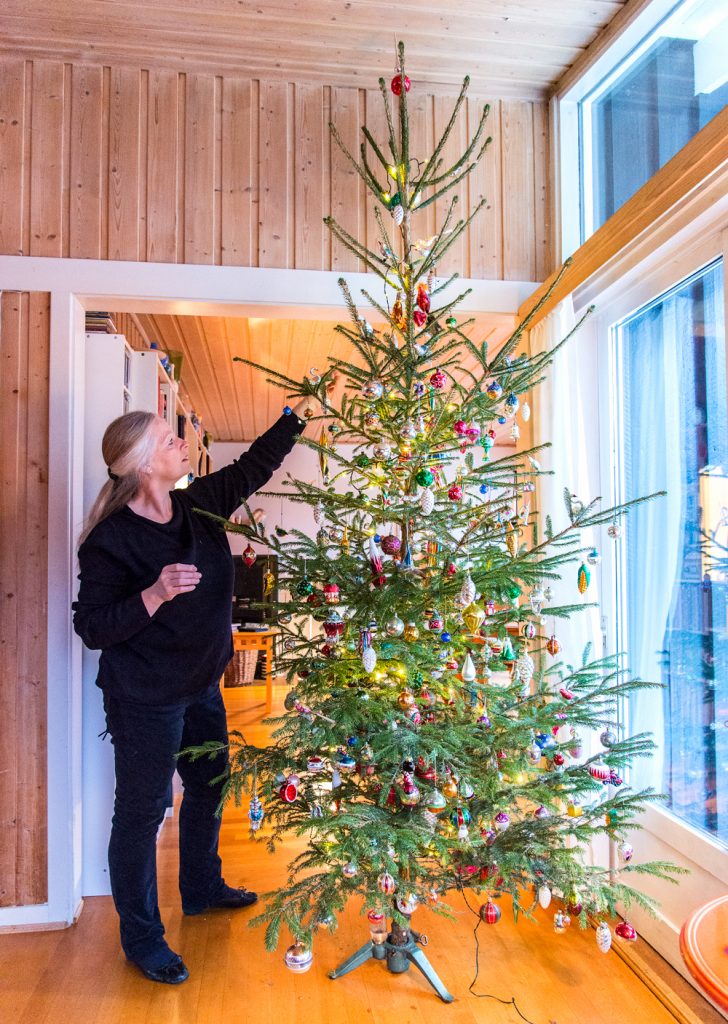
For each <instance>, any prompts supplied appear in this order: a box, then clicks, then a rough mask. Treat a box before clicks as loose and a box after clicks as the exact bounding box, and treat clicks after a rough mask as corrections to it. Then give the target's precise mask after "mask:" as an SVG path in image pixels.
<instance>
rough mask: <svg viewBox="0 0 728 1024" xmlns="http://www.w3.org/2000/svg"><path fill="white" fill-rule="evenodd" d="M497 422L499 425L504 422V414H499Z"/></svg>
mask: <svg viewBox="0 0 728 1024" xmlns="http://www.w3.org/2000/svg"><path fill="white" fill-rule="evenodd" d="M498 422H499V423H500V425H501V426H503V424H504V423H505V422H506V418H505V416H499V417H498Z"/></svg>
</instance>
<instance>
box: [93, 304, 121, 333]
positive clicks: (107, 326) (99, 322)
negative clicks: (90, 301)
mask: <svg viewBox="0 0 728 1024" xmlns="http://www.w3.org/2000/svg"><path fill="white" fill-rule="evenodd" d="M86 330H87V331H88V333H89V334H118V331H117V330H116V324H115V323H114V319H113V317H112V315H111V313H106V312H104V311H103V310H91V309H90V310H88V311H87V313H86Z"/></svg>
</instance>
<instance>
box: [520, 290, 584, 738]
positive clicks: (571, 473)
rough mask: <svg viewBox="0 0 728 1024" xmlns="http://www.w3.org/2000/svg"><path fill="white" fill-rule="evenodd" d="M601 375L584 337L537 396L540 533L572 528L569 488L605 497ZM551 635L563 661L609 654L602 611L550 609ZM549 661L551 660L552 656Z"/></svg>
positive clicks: (565, 319) (573, 595) (565, 594)
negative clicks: (555, 614)
mask: <svg viewBox="0 0 728 1024" xmlns="http://www.w3.org/2000/svg"><path fill="white" fill-rule="evenodd" d="M574 323H575V318H574V306H573V302H572V300H571V297H569V298H568V299H565V300H564V301H563V302H561V303H560V304H559V305H558V306H557V307H556V309H555V310H554V311H553V312H552V313H550V314H549V315H548V316H546V317H544V319H543V320H541V321H540V322H539V323H538V324H537V325H536V326H535V327H534V328H533V329H532V330H531V331H530V338H529V340H530V347H531V353H532V355H535V354H537V353H540V352H546V351H550V350H551V349H553V348H554V346H555V345H557V344H558V342H560V341H561V340H562V339H563V338H564V337H565V336H566V335H567V334H568V333H569V331H570V330H571V329H572V328H573V326H574ZM596 388H597V372H596V359H595V353H594V350H593V347H592V344H591V337H590V336H589V334H588V332H585V333H584V334H582V333H579V334H576V335H575V336H574V338H572V339H571V341H569V343H568V344H567V345H565V346H564V347H563V348H562V349H561V350H560V351H559V352H558V353H557V354H556V356H555V357H554V361H553V363H552V365H551V367H550V368H549V369H548V370H547V377H546V380H545V381H544V382H543V383H542V384H540V385H539V386H538V388H537V389H536V390H535V392H534V394H533V400H532V404H533V440H534V444H545V443H550V444H551V447H550V448H548V449H546V450H545V451H543V452H542V453H540V454H539V455H538V461H539V463H540V465H541V469H542V470H544V471H550V472H551V474H552V475H550V476H546V475H544V476H541V477H539V478H538V480H537V490H536V494H535V497H536V499H537V500H536V502H535V505H536V507H537V508H538V510H539V513H540V516H539V519H540V529H541V531H543V529H544V523H545V518H546V516H547V515H549V516H550V517H551V521H552V524H553V529H554V532H558V531H559V530H561V529H563V528H564V527H565V526H567V525H568V522H569V520H568V516H567V513H566V508H565V506H564V497H563V495H564V488H568V489H569V491H570V492H571V493H572V494H576V495H577V496H578V498H579V499H580V500H581V501H583V502H584V503H587V502H588V501H590V500H591V499H592V498H593V497H595V496H596V495H597V494H599V489H598V488H599V459H598V457H599V445H598V422H597V390H596ZM582 541H583V543H584V544H585V545H594V546H596V543H597V538H596V537H593V536H591V534H590V532H589V531H584V532H583V533H582ZM578 565H579V563H576V564H573V565H568V566H566V567H565V568H564V570H563V573H562V578H561V580H559V581H557V582H555V583H553V584H551V590H552V592H553V602H552V603H553V604H554V605H560V604H574V603H577V602H578V601H579V592H578V589H577V581H576V577H577V569H578ZM598 600H599V571H598V569H592V570H591V583H590V585H589V589H588V590H587V592H586V595H585V597H584V603H585V604H589V603H591V602H597V601H598ZM544 615H545V616H546V619H547V625H546V629H547V631H549V632H554V633H555V634H556V636H557V637H558V638H559V640H560V642H561V645H562V654H561V655H560V656H559V657H560V658H561V659H563V661H564V662H566V663H570V664H574V665H577V664H580V662H581V657H582V653H583V651H584V647H585V646H586V644H587V643H591V644H592V653H591V657H593V658H596V657H600V656H601V654H602V639H601V630H600V616H599V609H598V608H586V609H585V610H584V611H583V612H581V613H580V614H577V615H572V616H571V618H570V619H569V620H568V622H567V621H564V620H553V619H551V620H549V616H548V607H547V608H545V609H544ZM546 657H549V656H548V655H546ZM582 739H583V740H584V746H585V748H586V751H589V750H590V748H591V747H592V746H593V745H594V743H595V742H596V744H597V745H598V740H596V741H594V739H593V738H590V737H586V736H584V737H582Z"/></svg>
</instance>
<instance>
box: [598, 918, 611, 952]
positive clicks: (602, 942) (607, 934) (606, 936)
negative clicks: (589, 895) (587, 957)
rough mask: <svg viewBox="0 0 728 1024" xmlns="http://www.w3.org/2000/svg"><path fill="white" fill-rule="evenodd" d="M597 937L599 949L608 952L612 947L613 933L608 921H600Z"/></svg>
mask: <svg viewBox="0 0 728 1024" xmlns="http://www.w3.org/2000/svg"><path fill="white" fill-rule="evenodd" d="M595 938H596V941H597V948H598V949H599V951H600V952H601V953H608V952H609V950H610V949H611V948H612V933H611V931H610V930H609V925H608V924H607V922H606V921H600V922H599V924H598V925H597V929H596V933H595Z"/></svg>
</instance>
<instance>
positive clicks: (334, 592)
mask: <svg viewBox="0 0 728 1024" xmlns="http://www.w3.org/2000/svg"><path fill="white" fill-rule="evenodd" d="M324 600H325V601H326V604H338V603H339V585H338V583H325V584H324Z"/></svg>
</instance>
